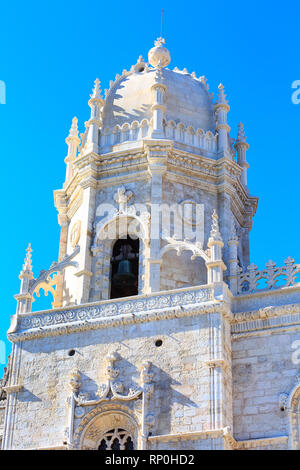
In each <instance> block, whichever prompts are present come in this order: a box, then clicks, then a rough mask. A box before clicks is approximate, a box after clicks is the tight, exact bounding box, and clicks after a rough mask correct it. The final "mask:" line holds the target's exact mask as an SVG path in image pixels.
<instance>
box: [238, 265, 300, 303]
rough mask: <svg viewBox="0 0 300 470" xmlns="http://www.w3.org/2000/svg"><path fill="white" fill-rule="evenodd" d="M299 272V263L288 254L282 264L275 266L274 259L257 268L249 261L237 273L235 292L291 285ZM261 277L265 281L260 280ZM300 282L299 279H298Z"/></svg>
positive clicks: (242, 292)
mask: <svg viewBox="0 0 300 470" xmlns="http://www.w3.org/2000/svg"><path fill="white" fill-rule="evenodd" d="M299 273H300V264H295V260H294V259H293V258H291V257H290V256H289V257H288V258H287V259H286V260H284V266H282V267H277V266H276V264H275V263H274V261H271V260H270V261H268V263H266V268H265V269H262V270H258V269H257V266H256V265H255V264H253V263H251V264H250V265H249V266H248V268H247V271H246V272H240V273H239V274H238V275H237V293H238V294H244V293H251V292H255V291H258V290H262V289H278V288H281V287H289V286H293V285H295V284H296V283H297V275H298V274H299ZM262 279H264V280H265V282H264V283H263V282H260V281H261V280H262ZM299 282H300V279H299Z"/></svg>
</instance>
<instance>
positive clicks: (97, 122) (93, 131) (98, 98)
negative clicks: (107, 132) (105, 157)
mask: <svg viewBox="0 0 300 470" xmlns="http://www.w3.org/2000/svg"><path fill="white" fill-rule="evenodd" d="M90 97H91V98H90V100H89V107H90V108H91V117H90V119H89V120H88V122H87V126H86V127H87V137H86V143H85V146H84V149H83V151H84V153H85V154H86V153H90V152H94V153H98V151H99V129H100V127H101V109H102V107H103V104H104V100H103V98H102V95H101V88H100V80H99V79H98V78H96V80H95V82H94V88H93V93H92V94H91V95H90Z"/></svg>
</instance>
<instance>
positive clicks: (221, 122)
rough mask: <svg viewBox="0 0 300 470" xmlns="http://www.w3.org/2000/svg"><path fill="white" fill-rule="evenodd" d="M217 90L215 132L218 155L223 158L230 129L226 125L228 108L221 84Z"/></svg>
mask: <svg viewBox="0 0 300 470" xmlns="http://www.w3.org/2000/svg"><path fill="white" fill-rule="evenodd" d="M218 88H219V96H218V100H217V102H216V105H215V115H216V124H217V126H216V130H217V132H218V153H219V154H220V156H221V157H222V156H224V152H226V151H227V149H228V133H229V132H230V127H229V126H228V124H227V113H228V111H229V109H230V107H229V106H228V102H227V100H226V95H225V93H224V86H223V85H222V83H220V85H219V87H218ZM226 156H227V155H226Z"/></svg>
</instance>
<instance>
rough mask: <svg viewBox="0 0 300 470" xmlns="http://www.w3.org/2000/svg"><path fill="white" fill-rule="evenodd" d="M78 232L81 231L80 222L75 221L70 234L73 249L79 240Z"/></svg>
mask: <svg viewBox="0 0 300 470" xmlns="http://www.w3.org/2000/svg"><path fill="white" fill-rule="evenodd" d="M80 231H81V221H80V220H77V222H75V224H74V225H73V228H72V230H71V234H70V243H71V245H72V247H73V248H75V246H76V245H77V244H78V242H79V239H80Z"/></svg>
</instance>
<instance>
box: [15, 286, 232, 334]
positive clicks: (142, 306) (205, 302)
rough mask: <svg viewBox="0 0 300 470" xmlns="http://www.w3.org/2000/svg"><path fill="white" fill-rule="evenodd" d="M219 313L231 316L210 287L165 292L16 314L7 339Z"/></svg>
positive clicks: (228, 309)
mask: <svg viewBox="0 0 300 470" xmlns="http://www.w3.org/2000/svg"><path fill="white" fill-rule="evenodd" d="M209 313H221V314H223V315H224V316H225V317H230V308H229V304H228V303H227V302H225V301H223V300H215V298H214V288H213V287H212V286H201V287H197V288H190V289H188V288H186V289H179V290H175V291H164V292H160V293H157V294H156V295H155V294H153V295H144V296H137V297H135V298H127V299H122V300H119V301H111V300H110V301H101V302H95V303H89V304H86V305H79V306H72V307H67V308H65V309H61V308H60V309H53V310H48V311H44V312H36V313H27V314H21V315H20V314H19V315H18V314H16V315H14V316H13V317H12V323H11V327H10V329H9V331H8V338H9V339H10V341H12V342H18V341H23V340H28V339H33V338H41V337H47V336H57V335H62V334H70V333H73V332H77V331H86V330H94V329H101V328H110V327H114V326H124V325H128V324H135V323H144V322H150V321H157V320H165V319H175V318H181V317H188V316H195V315H202V314H209Z"/></svg>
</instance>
